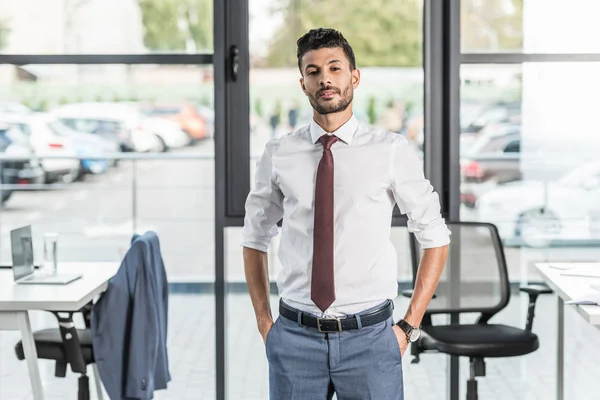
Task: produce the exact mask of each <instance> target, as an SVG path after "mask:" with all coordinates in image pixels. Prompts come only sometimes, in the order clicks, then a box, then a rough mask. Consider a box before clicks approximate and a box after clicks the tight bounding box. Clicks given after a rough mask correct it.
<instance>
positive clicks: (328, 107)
mask: <svg viewBox="0 0 600 400" xmlns="http://www.w3.org/2000/svg"><path fill="white" fill-rule="evenodd" d="M326 90H334V91H335V92H336V93H337V94H338V95H339V96H340V99H339V100H337V101H336V100H335V99H331V100H326V99H322V98H321V97H320V94H321V93H322V92H324V91H326ZM353 97H354V91H353V90H352V86H348V87H346V89H345V90H344V92H343V93H342V92H341V91H340V89H338V88H336V87H333V86H328V87H326V88H322V89H319V91H318V92H316V93H315V94H311V95H310V96H308V101H309V102H310V105H311V106H312V108H313V109H314V110H315V111H316V112H318V113H319V114H321V115H326V114H333V113H338V112H342V111H344V110H346V109H347V108H348V106H349V105H350V103H352V99H353Z"/></svg>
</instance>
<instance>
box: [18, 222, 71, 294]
mask: <svg viewBox="0 0 600 400" xmlns="http://www.w3.org/2000/svg"><path fill="white" fill-rule="evenodd" d="M10 246H11V252H12V271H13V275H14V280H15V282H16V283H19V284H46V285H66V284H67V283H70V282H73V281H75V280H77V279H79V278H81V275H80V274H79V275H73V274H71V275H64V274H56V275H45V274H44V273H43V272H41V271H35V266H34V265H33V236H32V234H31V225H27V226H23V227H21V228H17V229H13V230H11V231H10Z"/></svg>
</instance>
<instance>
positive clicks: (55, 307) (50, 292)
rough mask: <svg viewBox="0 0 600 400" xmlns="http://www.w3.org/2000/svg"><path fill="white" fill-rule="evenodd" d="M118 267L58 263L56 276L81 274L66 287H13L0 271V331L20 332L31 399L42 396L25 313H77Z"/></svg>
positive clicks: (40, 399)
mask: <svg viewBox="0 0 600 400" xmlns="http://www.w3.org/2000/svg"><path fill="white" fill-rule="evenodd" d="M118 268H119V263H116V262H100V263H90V262H82V263H59V265H58V271H59V273H78V274H82V275H83V276H82V277H81V278H79V279H78V280H76V281H74V282H71V283H69V284H68V285H39V284H37V285H22V284H20V285H17V284H15V283H14V281H13V275H12V270H11V269H9V268H7V269H0V330H20V331H21V337H22V340H23V352H24V353H25V359H26V360H27V368H28V370H29V377H30V380H31V390H32V391H33V398H34V399H35V400H43V399H44V393H43V387H42V380H41V377H40V371H39V368H38V363H37V351H36V349H35V343H34V342H33V332H32V330H31V323H30V321H29V313H28V312H29V311H30V310H45V311H78V310H80V309H81V308H82V307H83V306H84V305H86V304H87V303H89V302H90V301H92V299H93V298H94V297H95V296H96V295H98V294H100V293H102V292H103V291H105V290H106V286H107V285H108V280H109V279H110V278H111V277H112V276H113V275H114V274H115V273H116V272H117V269H118ZM57 327H58V325H57Z"/></svg>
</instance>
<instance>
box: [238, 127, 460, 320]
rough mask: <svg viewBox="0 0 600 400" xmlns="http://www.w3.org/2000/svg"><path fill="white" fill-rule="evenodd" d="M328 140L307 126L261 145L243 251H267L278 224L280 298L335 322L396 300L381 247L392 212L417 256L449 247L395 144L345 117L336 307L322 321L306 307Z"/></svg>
mask: <svg viewBox="0 0 600 400" xmlns="http://www.w3.org/2000/svg"><path fill="white" fill-rule="evenodd" d="M326 134H327V133H326V132H325V131H324V130H323V129H322V128H321V127H319V125H317V124H316V123H315V122H314V121H313V122H312V123H311V124H310V125H308V126H304V127H301V128H299V129H298V130H296V131H295V132H292V133H290V134H288V135H285V136H282V137H280V138H276V139H272V140H270V141H269V142H268V143H267V145H266V147H265V151H264V153H263V154H262V156H261V158H260V159H259V161H258V163H257V169H256V175H255V187H254V189H253V190H252V191H251V192H250V194H249V195H248V198H247V200H246V216H245V220H244V228H243V233H242V246H245V247H249V248H253V249H257V250H260V251H267V249H268V246H269V243H270V241H271V239H272V238H273V236H275V235H277V234H278V231H279V229H278V227H277V225H276V224H277V222H278V221H279V220H281V219H282V218H283V224H282V230H281V240H280V247H279V258H280V261H281V264H282V269H281V271H280V273H279V275H278V277H277V287H278V289H279V295H280V296H281V298H282V299H283V300H284V301H285V302H286V303H287V304H289V305H291V306H292V307H296V308H298V309H301V310H303V311H307V312H311V313H314V314H317V315H326V316H343V315H347V314H355V313H358V312H360V311H362V310H365V309H367V308H370V307H373V306H376V305H378V304H380V303H382V302H384V301H385V300H387V299H393V298H395V297H397V295H398V276H397V275H398V273H397V271H398V267H397V256H396V251H395V249H394V246H393V244H392V242H391V240H390V230H391V218H392V212H393V208H394V205H395V204H396V203H397V204H398V207H399V208H400V210H401V211H402V213H404V214H406V215H407V217H408V228H409V230H410V231H411V232H414V233H415V235H416V237H417V239H418V241H419V243H420V244H421V246H422V247H423V248H430V247H439V246H444V245H447V244H448V243H449V242H450V239H449V234H450V231H449V230H448V228H447V227H446V224H445V221H444V219H443V218H442V217H441V214H440V203H439V198H438V195H437V193H435V192H434V190H433V187H432V186H431V184H430V183H429V181H428V180H427V179H425V177H424V175H423V169H422V163H421V160H420V159H419V157H418V156H417V154H416V153H415V151H414V150H413V149H412V148H411V147H410V145H409V143H408V141H407V140H406V139H405V138H404V136H402V135H399V134H396V133H391V132H387V131H385V130H381V129H378V128H375V127H372V126H369V125H365V124H362V123H359V122H358V121H357V119H356V118H355V117H354V116H352V118H351V119H350V120H348V122H346V123H345V124H344V125H343V126H341V127H340V128H339V129H338V130H337V131H335V132H333V134H335V135H336V136H337V137H338V138H339V139H340V140H338V141H337V142H336V143H334V144H333V146H332V148H331V151H332V154H333V159H334V220H335V223H334V225H335V226H334V242H335V245H334V247H335V249H334V264H335V265H334V277H335V295H336V298H335V301H334V303H333V304H332V305H331V306H330V307H329V309H327V310H326V311H325V312H324V313H322V312H321V310H320V309H319V308H318V307H317V306H316V305H315V304H314V303H313V302H312V300H311V299H310V297H311V296H310V287H311V284H310V279H311V269H312V256H313V225H314V221H313V219H314V209H313V205H314V194H315V180H316V173H317V166H318V164H319V161H320V160H321V156H322V154H323V146H322V145H321V144H320V143H319V142H318V140H319V138H320V137H321V136H322V135H326Z"/></svg>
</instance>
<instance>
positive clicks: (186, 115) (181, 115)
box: [140, 104, 214, 140]
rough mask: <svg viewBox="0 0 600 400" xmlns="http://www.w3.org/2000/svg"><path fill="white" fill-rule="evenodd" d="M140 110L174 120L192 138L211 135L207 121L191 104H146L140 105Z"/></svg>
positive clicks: (204, 137)
mask: <svg viewBox="0 0 600 400" xmlns="http://www.w3.org/2000/svg"><path fill="white" fill-rule="evenodd" d="M140 110H141V111H142V113H144V114H145V115H147V116H149V117H156V118H164V119H166V120H169V121H173V122H176V123H177V124H179V126H181V129H183V131H184V132H186V133H187V134H188V135H189V137H190V138H191V139H192V140H202V139H206V138H208V137H211V136H212V134H211V131H210V126H209V121H207V120H206V118H205V116H204V115H202V113H201V112H199V110H197V109H196V108H194V106H192V105H189V104H183V105H177V104H174V105H169V104H160V105H146V106H142V107H140ZM213 119H214V118H213Z"/></svg>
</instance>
